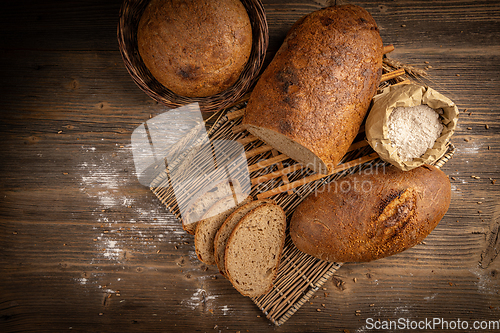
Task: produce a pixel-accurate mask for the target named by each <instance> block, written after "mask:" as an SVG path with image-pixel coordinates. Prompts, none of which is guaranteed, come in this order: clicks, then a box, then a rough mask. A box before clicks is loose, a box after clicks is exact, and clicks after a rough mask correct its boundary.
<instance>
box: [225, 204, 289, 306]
mask: <svg viewBox="0 0 500 333" xmlns="http://www.w3.org/2000/svg"><path fill="white" fill-rule="evenodd" d="M285 229H286V216H285V212H284V211H283V209H282V208H281V207H280V206H278V205H276V204H273V203H266V204H262V205H260V206H258V207H256V208H254V209H253V210H251V211H250V212H249V213H247V214H246V215H245V216H244V217H243V218H242V219H241V220H240V222H239V223H238V224H237V225H236V227H235V228H234V230H233V232H232V233H231V236H230V237H229V239H228V241H227V245H226V253H225V267H226V277H227V278H228V280H229V281H231V283H232V284H233V286H234V287H235V288H236V289H237V290H238V291H239V292H240V293H241V294H242V295H244V296H249V297H256V296H259V295H262V294H264V293H266V292H268V291H269V290H270V289H271V288H272V284H273V281H274V279H275V277H276V274H277V272H278V266H279V263H280V259H281V252H282V250H283V246H284V243H285Z"/></svg>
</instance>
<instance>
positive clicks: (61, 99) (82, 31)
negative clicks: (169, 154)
mask: <svg viewBox="0 0 500 333" xmlns="http://www.w3.org/2000/svg"><path fill="white" fill-rule="evenodd" d="M263 2H264V4H265V10H266V13H267V19H268V24H269V30H270V47H269V56H272V54H273V53H274V52H275V51H276V50H277V48H278V47H279V45H280V43H281V41H282V40H283V37H284V35H285V33H286V32H287V30H288V28H289V27H290V26H291V25H292V24H293V23H294V22H295V20H297V19H298V18H299V17H301V16H302V15H303V14H306V13H309V12H311V11H313V10H316V9H319V8H321V7H324V6H327V5H329V1H320V0H318V1H314V0H297V1H294V2H288V1H280V0H264V1H263ZM352 3H355V4H358V5H361V6H363V7H364V8H366V9H367V10H368V11H369V12H370V13H371V14H372V15H373V16H374V18H375V19H376V21H377V22H378V24H379V27H380V31H381V35H382V38H383V40H384V43H385V44H391V43H392V44H394V46H395V48H396V50H395V51H394V52H393V53H391V54H390V57H392V58H393V59H397V60H399V61H402V62H404V63H407V64H411V65H415V66H419V67H421V68H425V67H429V68H428V73H429V78H428V80H429V81H428V82H429V84H430V85H431V86H432V87H433V88H435V89H436V90H438V91H440V92H441V93H443V94H445V95H446V96H448V97H449V98H451V99H452V100H454V101H455V102H456V104H457V105H458V107H459V109H460V111H461V112H462V114H461V115H460V122H459V125H458V128H457V131H456V134H455V136H454V137H453V139H452V142H453V143H454V144H455V146H456V147H457V152H456V154H455V156H454V158H453V159H452V160H451V161H449V162H448V163H447V164H446V165H445V166H444V167H443V170H444V171H445V172H446V173H447V174H448V175H449V176H450V177H452V178H451V179H452V180H451V182H452V190H453V193H452V203H451V206H450V209H449V211H448V213H447V214H446V216H445V217H444V218H443V220H442V221H441V223H440V224H439V226H438V227H437V228H436V229H435V230H434V231H433V232H432V234H431V235H430V236H429V237H428V238H427V239H426V240H425V244H421V245H418V246H416V247H414V248H412V249H410V250H408V251H406V252H404V253H401V254H399V255H396V256H393V257H390V258H386V259H382V260H378V261H375V262H370V263H364V264H345V265H344V266H343V267H342V268H341V269H340V270H339V271H338V274H337V275H336V276H335V278H334V279H333V280H332V281H330V282H328V283H327V284H326V286H325V290H321V291H320V292H318V293H317V294H316V296H317V297H316V298H314V299H313V300H311V302H310V303H308V304H306V305H304V306H303V307H302V308H301V309H300V310H299V311H298V312H297V313H296V314H295V315H294V316H293V317H292V318H291V319H289V321H288V322H286V323H285V324H284V325H283V326H281V327H274V325H273V324H271V323H270V322H269V321H268V320H267V319H266V318H265V316H264V315H263V314H262V313H261V312H260V311H259V309H258V308H257V307H256V306H255V305H254V304H253V303H252V301H251V300H250V299H249V298H246V297H243V296H241V295H240V294H238V292H237V291H236V290H235V289H233V287H232V286H231V285H230V283H229V282H228V281H226V280H225V279H224V278H222V277H221V276H220V275H219V274H218V272H217V270H216V269H215V268H213V267H209V268H208V269H207V270H206V269H205V267H204V266H203V265H202V264H201V263H200V262H199V261H198V260H197V259H196V255H195V253H194V245H193V237H192V236H189V235H187V234H186V233H185V232H184V231H183V230H182V228H181V227H180V226H179V224H178V222H177V221H176V220H175V219H174V218H173V216H172V215H170V214H169V213H167V211H166V209H165V208H164V207H163V206H162V205H161V204H160V203H159V202H158V200H157V199H156V198H155V197H154V195H153V194H152V193H151V192H150V191H149V189H148V188H146V187H144V186H142V185H140V184H139V183H138V181H137V179H136V177H135V174H134V165H133V158H132V153H131V145H130V135H131V133H132V131H133V130H134V129H135V128H136V127H137V126H138V125H140V124H141V123H142V122H144V121H145V120H147V119H148V118H149V117H150V116H155V115H158V114H160V113H162V112H164V111H165V108H164V107H162V106H161V105H158V104H157V103H156V102H154V101H153V100H151V99H150V98H149V97H148V96H147V95H146V94H144V93H143V92H142V91H141V90H140V89H139V88H138V87H137V86H136V85H135V84H134V82H133V81H132V79H131V78H130V76H129V74H128V73H127V71H126V69H125V67H124V64H123V61H122V59H121V56H120V53H119V50H118V43H117V38H116V28H117V22H118V12H119V9H120V6H121V1H119V0H99V1H96V0H94V1H72V0H68V1H54V0H49V1H26V0H17V1H10V2H8V3H4V4H3V6H2V10H1V11H0V110H1V116H0V117H1V118H0V119H1V120H0V131H1V134H0V142H1V145H0V158H1V164H0V165H1V166H0V168H1V169H0V175H1V178H0V179H1V182H0V331H1V332H27V331H32V332H33V331H36V332H45V331H46V332H55V331H68V330H72V331H78V332H124V331H141V332H157V331H162V332H170V331H171V332H195V331H199V332H238V331H239V332H263V331H276V332H366V331H368V329H367V327H366V320H367V318H373V319H375V320H376V319H380V320H382V321H384V320H397V319H398V318H405V319H410V320H425V318H427V319H430V320H432V318H443V319H445V320H449V321H452V320H455V321H456V320H457V319H460V320H469V321H470V324H471V325H472V321H473V320H499V319H500V295H499V290H500V287H499V285H500V259H499V258H497V254H498V251H499V248H500V245H499V242H500V241H499V225H500V204H499V198H500V191H499V185H500V170H499V156H500V154H499V150H500V145H499V138H500V135H499V130H500V121H499V120H500V95H499V92H500V84H499V78H500V3H499V2H498V1H465V0H464V1H460V0H456V1H405V0H394V1H389V0H384V1H370V0H366V1H352ZM495 182H496V183H495ZM317 309H321V311H317ZM469 331H472V330H469Z"/></svg>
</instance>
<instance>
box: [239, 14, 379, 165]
mask: <svg viewBox="0 0 500 333" xmlns="http://www.w3.org/2000/svg"><path fill="white" fill-rule="evenodd" d="M382 48H383V45H382V40H381V38H380V35H379V31H378V28H377V25H376V23H375V20H374V19H373V18H372V16H371V15H370V14H369V13H368V12H367V11H366V10H364V9H362V8H361V7H358V6H354V5H343V6H332V7H327V8H324V9H321V10H318V11H315V12H313V13H311V14H309V15H307V16H305V17H303V18H302V19H300V20H299V21H297V22H296V23H295V24H294V25H293V26H292V28H291V29H290V31H289V32H288V34H287V36H286V38H285V41H284V42H283V44H282V46H281V47H280V49H279V50H278V52H277V53H276V55H275V57H274V59H273V60H272V61H271V63H270V64H269V66H268V67H267V68H266V70H265V71H264V73H263V74H262V77H261V78H260V79H259V81H258V82H257V84H256V87H255V89H254V90H253V92H252V94H251V96H250V100H249V102H248V105H247V108H246V114H245V117H244V119H243V124H244V125H246V127H247V129H248V131H249V132H251V133H252V134H254V135H255V136H257V137H259V138H261V139H262V140H263V141H265V142H267V143H268V144H270V145H271V146H273V147H274V148H276V149H277V150H279V151H280V152H282V153H284V154H286V155H288V156H289V157H291V158H292V159H294V160H296V161H298V162H300V163H302V164H303V165H305V166H307V167H309V168H310V169H312V170H314V171H317V172H320V173H327V172H328V171H329V170H331V168H332V167H334V166H335V165H337V164H338V162H339V161H340V159H341V158H342V157H343V156H344V154H345V153H346V151H347V149H348V148H349V146H350V145H351V143H352V141H353V140H354V138H355V137H356V134H357V133H358V131H359V128H360V125H361V122H362V120H363V118H364V117H365V114H366V112H367V109H368V107H369V104H370V101H371V99H372V97H373V96H374V94H375V93H376V89H377V86H378V83H379V81H380V77H381V75H382Z"/></svg>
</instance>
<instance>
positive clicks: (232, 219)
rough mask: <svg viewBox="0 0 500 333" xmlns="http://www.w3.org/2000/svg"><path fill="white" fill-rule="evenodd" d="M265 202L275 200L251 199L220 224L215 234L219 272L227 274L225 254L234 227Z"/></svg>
mask: <svg viewBox="0 0 500 333" xmlns="http://www.w3.org/2000/svg"><path fill="white" fill-rule="evenodd" d="M265 203H274V200H271V199H262V200H255V201H251V202H249V203H247V204H245V205H243V206H241V207H239V208H238V209H236V210H235V211H234V212H232V213H231V215H229V217H228V218H227V219H226V220H225V221H224V223H223V224H222V225H221V226H220V228H219V230H218V231H217V234H216V235H215V240H214V254H215V263H216V265H217V268H219V272H220V273H221V274H222V275H224V276H226V266H225V262H224V254H225V251H226V245H227V240H228V238H229V236H230V235H231V232H232V231H233V229H234V227H235V226H236V224H238V222H240V220H241V219H242V218H243V216H245V215H246V214H247V213H248V212H250V211H251V210H252V209H254V208H256V207H258V206H260V205H262V204H265Z"/></svg>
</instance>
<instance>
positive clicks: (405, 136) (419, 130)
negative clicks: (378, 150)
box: [387, 105, 443, 161]
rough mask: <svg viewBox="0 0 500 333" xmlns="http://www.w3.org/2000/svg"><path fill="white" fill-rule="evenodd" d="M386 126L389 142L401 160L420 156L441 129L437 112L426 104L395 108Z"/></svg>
mask: <svg viewBox="0 0 500 333" xmlns="http://www.w3.org/2000/svg"><path fill="white" fill-rule="evenodd" d="M387 127H388V132H389V139H390V140H391V144H392V146H393V147H396V149H397V152H398V155H399V157H400V158H401V159H402V160H403V161H411V160H412V159H414V158H417V157H420V156H422V155H423V154H424V153H425V152H426V150H427V149H428V148H432V146H434V142H435V141H436V139H437V138H439V137H440V136H441V132H442V131H443V123H442V122H441V120H440V119H439V114H438V112H436V111H435V110H434V109H432V108H430V107H429V106H427V105H417V106H412V107H397V108H395V109H394V110H393V111H392V113H391V115H390V116H389V119H388V122H387Z"/></svg>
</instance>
